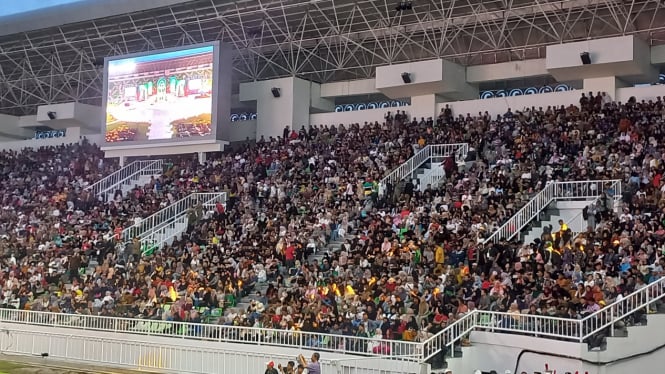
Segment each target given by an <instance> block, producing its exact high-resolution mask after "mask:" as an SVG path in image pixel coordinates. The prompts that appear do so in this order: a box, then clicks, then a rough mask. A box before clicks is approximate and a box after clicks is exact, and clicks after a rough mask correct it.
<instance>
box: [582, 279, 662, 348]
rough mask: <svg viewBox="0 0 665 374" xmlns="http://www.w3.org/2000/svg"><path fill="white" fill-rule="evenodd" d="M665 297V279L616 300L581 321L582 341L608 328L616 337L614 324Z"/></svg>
mask: <svg viewBox="0 0 665 374" xmlns="http://www.w3.org/2000/svg"><path fill="white" fill-rule="evenodd" d="M663 297H665V277H663V278H660V279H658V280H657V281H655V282H652V283H649V284H648V285H646V286H644V287H643V288H640V289H638V290H635V291H634V292H633V293H631V294H629V295H626V296H624V297H622V298H621V299H620V300H615V301H614V302H613V303H611V304H609V305H607V306H605V307H604V308H602V309H600V310H599V311H597V312H595V313H593V314H591V315H589V316H587V317H585V318H583V319H581V320H580V321H579V322H580V331H581V336H580V339H579V340H580V341H584V340H586V339H587V338H588V337H590V336H593V335H595V334H597V333H599V332H601V331H603V330H605V329H607V328H608V327H610V328H611V335H614V323H615V322H616V321H618V320H621V319H624V318H626V317H628V316H629V315H631V314H633V313H635V312H636V311H638V310H642V309H645V308H649V307H650V305H651V304H653V303H654V302H656V301H658V300H660V299H662V298H663Z"/></svg>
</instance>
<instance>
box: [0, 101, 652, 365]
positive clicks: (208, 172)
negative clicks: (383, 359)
mask: <svg viewBox="0 0 665 374" xmlns="http://www.w3.org/2000/svg"><path fill="white" fill-rule="evenodd" d="M664 115H665V104H664V102H663V101H662V100H661V98H658V99H657V100H653V101H642V102H638V101H637V100H634V99H631V100H630V101H629V102H626V103H617V102H612V101H611V100H610V98H609V97H608V96H607V95H605V94H601V93H598V94H596V95H593V94H592V93H589V94H587V95H583V96H582V98H581V99H580V101H579V103H577V104H571V105H569V106H562V107H551V106H550V107H540V108H535V107H534V108H526V109H524V110H522V111H515V112H513V111H512V110H510V109H509V110H508V111H507V112H506V113H504V114H502V115H499V116H496V117H492V116H490V115H489V114H488V113H478V114H477V115H475V116H474V115H472V114H458V115H456V116H455V115H454V114H453V113H452V110H451V109H450V108H447V107H446V108H445V109H443V110H442V112H441V114H440V116H439V117H438V118H436V119H420V120H418V119H413V120H412V121H410V120H409V118H408V116H407V114H406V113H404V112H397V113H394V114H393V113H388V114H387V115H386V118H385V120H384V122H383V123H365V124H364V125H359V124H351V125H339V126H309V127H307V128H303V129H301V130H299V131H292V130H290V129H288V128H286V129H285V130H284V133H283V136H282V137H278V138H269V139H264V138H261V139H259V140H257V142H256V143H254V144H246V145H243V146H241V147H238V148H235V149H233V150H230V151H227V152H225V153H223V154H210V155H208V157H207V161H206V162H205V163H203V164H200V163H199V162H198V160H197V159H191V158H189V157H180V158H178V157H174V158H173V159H172V160H170V161H169V164H168V166H167V167H166V169H165V171H164V173H163V175H161V176H158V177H155V178H153V179H152V180H151V181H150V182H149V183H147V184H146V185H143V186H136V187H135V188H134V189H133V190H132V191H130V192H129V193H125V194H123V193H122V192H118V193H117V194H116V195H115V197H114V199H112V200H110V201H105V199H103V198H100V197H98V196H92V195H91V194H90V193H89V191H87V190H86V187H87V186H89V185H90V184H91V183H93V182H94V181H96V180H99V179H100V178H101V177H102V176H103V175H107V174H109V173H110V172H112V171H113V170H115V169H116V168H117V165H116V164H115V163H112V162H110V161H108V160H104V159H103V156H102V153H101V152H100V150H99V149H98V148H96V147H95V146H93V145H90V144H88V143H86V142H83V143H82V144H80V145H71V146H63V147H58V148H48V149H41V150H38V151H32V150H26V151H22V152H3V153H0V170H1V172H2V178H1V179H0V196H1V197H2V212H1V213H0V214H1V215H2V216H1V218H2V219H1V220H0V250H1V252H0V254H1V255H2V259H1V261H2V267H1V269H0V284H1V285H2V295H1V296H0V297H1V300H0V302H1V303H2V305H3V306H4V307H6V308H15V309H26V310H36V311H51V312H57V313H70V314H81V315H102V316H123V317H131V318H136V319H150V320H160V321H178V322H195V323H198V322H206V323H212V324H222V325H232V326H247V327H260V328H271V329H281V330H292V331H307V332H320V333H330V334H338V335H344V336H356V337H366V338H368V340H367V342H366V343H364V344H362V345H354V346H349V347H344V348H347V349H350V350H357V351H363V352H365V351H373V352H375V353H384V354H388V353H390V352H388V350H389V349H390V346H387V345H385V344H383V343H382V342H383V341H384V340H402V341H422V340H424V339H426V338H428V337H430V336H432V335H434V334H436V333H437V332H439V331H441V330H442V329H443V328H445V326H446V325H448V324H450V323H452V322H454V321H455V320H457V319H459V318H460V317H461V316H463V315H465V314H466V313H469V312H471V311H473V310H475V309H479V310H492V311H502V312H508V313H511V314H515V315H518V314H530V315H548V316H557V317H563V318H571V319H578V318H581V317H583V316H585V315H588V314H590V313H593V312H594V311H596V310H599V309H601V308H603V306H605V305H607V304H610V303H612V302H613V301H615V300H619V299H620V298H622V297H624V296H625V295H627V294H629V293H631V292H633V291H635V290H637V289H640V288H642V287H645V286H646V285H647V284H649V283H652V282H654V281H656V280H657V279H659V278H660V277H662V276H663V268H664V267H665V258H664V257H663V256H664V254H665V253H664V251H665V227H664V225H665V213H664V212H665V210H664V208H665V194H664V193H663V192H664V191H665V183H664V181H663V180H662V176H663V170H664V169H665V163H664V161H665V160H664V157H665V142H664V139H663V130H662V128H663V119H664V118H665V117H664ZM441 143H468V144H469V146H470V152H469V159H468V160H467V161H468V162H466V163H464V164H461V163H460V164H457V163H455V162H454V160H452V161H451V160H446V161H444V162H443V164H442V167H443V168H444V169H445V172H446V177H445V179H444V180H443V181H442V182H441V183H440V184H439V185H437V186H419V185H418V183H416V182H413V181H410V180H407V181H402V182H400V183H397V184H395V185H389V186H386V193H384V194H379V182H380V181H381V179H382V177H384V176H385V175H387V174H388V173H389V172H390V171H391V170H393V169H394V168H395V167H397V166H398V165H400V164H401V163H403V162H405V161H407V160H408V159H409V158H410V157H411V156H412V155H413V154H414V153H415V152H417V151H418V150H419V149H421V148H422V147H424V146H426V145H429V144H441ZM599 179H605V180H609V179H619V180H621V181H622V182H623V189H622V191H623V194H622V196H620V201H619V203H618V204H617V205H615V204H614V196H612V191H604V192H606V196H604V197H603V198H601V199H598V201H597V202H595V203H594V204H592V205H590V206H589V207H587V208H585V219H586V221H587V223H588V225H589V229H588V230H587V232H584V233H582V234H580V235H579V236H573V235H572V233H571V232H570V230H569V229H567V228H566V226H565V223H562V225H561V227H557V228H553V229H546V230H544V231H543V234H542V236H541V238H540V239H537V240H536V241H534V242H532V243H523V242H520V239H519V237H517V238H513V239H511V240H501V241H499V242H498V243H493V242H489V243H488V244H484V242H485V239H486V238H487V237H489V235H490V234H491V233H492V232H494V231H495V230H497V229H498V228H499V227H500V226H501V225H502V224H503V223H505V222H506V221H507V220H508V219H509V218H510V217H511V216H512V215H513V214H515V213H516V212H517V211H518V210H519V209H520V208H521V207H522V206H524V205H525V204H526V203H527V202H528V201H529V199H530V198H531V197H533V196H534V195H535V194H536V193H537V192H538V191H540V190H542V189H543V188H544V187H545V186H546V185H547V184H548V183H551V182H554V181H576V180H599ZM213 191H214V192H225V193H226V195H227V203H226V204H225V205H221V204H220V205H218V206H217V207H215V209H213V210H212V211H211V212H204V211H202V208H201V207H198V208H196V209H193V210H192V212H191V215H192V219H191V220H190V225H189V228H188V230H187V232H186V233H184V234H183V235H182V237H177V238H174V240H173V242H172V243H171V244H169V245H166V246H165V247H163V248H159V249H157V250H156V251H154V252H151V253H150V254H148V255H144V253H143V251H142V248H144V245H145V243H141V238H140V237H137V238H134V240H133V241H131V242H129V243H127V242H123V240H122V237H121V232H122V230H123V229H124V228H127V227H129V226H131V225H133V224H136V223H137V222H140V221H141V220H142V219H143V218H145V217H147V216H149V215H150V214H152V213H154V212H156V211H158V210H159V209H161V208H163V207H166V206H168V205H170V204H171V203H173V202H175V201H176V200H178V199H179V198H181V197H184V196H186V195H187V194H189V193H192V192H213ZM146 254H147V253H146ZM247 295H251V296H252V297H251V302H249V303H246V304H245V303H239V302H240V301H241V300H243V299H247V298H246V297H245V296H247ZM652 309H653V310H651V309H650V310H648V311H655V310H656V309H657V305H654V306H653V307H652ZM632 322H633V323H639V318H638V319H637V320H634V321H632ZM321 344H325V343H322V342H317V343H316V345H321ZM303 365H305V364H303ZM273 366H274V365H273Z"/></svg>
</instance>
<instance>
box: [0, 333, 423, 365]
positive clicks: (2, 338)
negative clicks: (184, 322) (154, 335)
mask: <svg viewBox="0 0 665 374" xmlns="http://www.w3.org/2000/svg"><path fill="white" fill-rule="evenodd" d="M26 327H28V326H17V325H13V326H4V327H3V330H2V334H0V347H2V352H3V354H4V355H9V356H23V357H35V356H40V355H41V354H43V353H47V354H48V358H46V357H43V358H41V360H39V362H35V364H34V366H35V367H40V368H44V371H47V372H58V373H60V372H63V373H64V372H67V373H69V372H74V371H75V372H77V373H78V372H101V373H103V372H111V371H113V372H118V370H111V369H108V370H107V368H104V367H100V366H106V367H113V368H123V369H128V370H135V371H138V372H146V373H198V374H219V373H263V372H264V371H265V369H266V363H267V362H268V361H274V362H275V365H278V364H281V365H283V366H286V364H287V362H289V361H295V360H296V357H297V354H298V353H302V354H305V355H306V354H307V352H297V353H293V354H285V353H283V352H278V351H270V350H266V349H263V348H261V347H247V345H246V344H237V345H233V346H231V345H220V344H207V345H205V344H192V342H191V341H189V339H182V340H171V341H168V342H165V341H163V340H162V341H154V340H153V339H145V338H143V337H140V336H124V337H121V338H120V337H109V336H95V335H94V334H87V333H85V332H82V333H81V334H63V333H62V332H58V331H51V330H50V329H49V328H48V327H46V328H38V327H35V328H33V329H30V328H29V327H28V328H26ZM330 356H332V357H333V358H331V357H330ZM338 357H343V358H338ZM306 358H307V359H308V360H309V355H307V356H306ZM319 363H320V366H321V373H324V374H333V373H354V374H420V373H423V372H424V370H423V369H422V364H420V363H417V362H413V361H404V360H394V359H387V358H382V357H372V358H368V357H358V356H355V357H353V356H352V357H348V356H346V357H345V356H343V355H342V354H336V353H333V354H324V355H322V357H321V360H320V361H319ZM28 366H31V365H30V364H28ZM28 370H29V369H28ZM132 372H134V371H132Z"/></svg>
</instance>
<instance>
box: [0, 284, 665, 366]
mask: <svg viewBox="0 0 665 374" xmlns="http://www.w3.org/2000/svg"><path fill="white" fill-rule="evenodd" d="M663 297H665V278H661V279H659V280H657V281H656V282H653V283H651V284H649V285H647V286H645V287H643V288H641V289H638V290H636V291H635V292H633V293H631V294H630V295H628V296H625V297H624V298H623V299H622V300H619V301H615V302H614V303H611V304H609V305H607V306H606V307H604V308H603V309H601V310H599V311H597V312H595V313H593V314H591V315H589V316H587V317H585V318H583V319H566V318H557V317H549V316H537V315H528V314H512V313H505V312H492V311H481V310H474V311H472V312H470V313H467V314H466V315H465V316H463V317H462V318H460V319H459V320H457V321H455V322H453V323H451V324H450V325H448V326H446V327H445V328H444V329H443V330H442V331H440V332H439V333H438V334H436V335H434V336H432V337H430V338H429V339H427V340H425V341H423V342H420V343H416V342H409V341H399V340H385V339H382V340H379V339H372V338H363V337H355V336H345V335H334V334H321V333H311V332H305V331H293V330H277V329H265V328H255V327H244V326H232V325H212V324H202V323H188V322H172V321H163V320H146V319H137V318H119V317H103V316H95V315H80V314H64V313H51V312H37V311H29V310H17V309H0V322H3V323H21V324H28V325H40V326H52V327H63V328H72V329H83V330H94V331H107V332H116V333H130V334H141V335H154V336H165V337H175V338H192V339H200V340H208V341H228V342H238V343H250V344H259V345H272V346H284V347H290V348H301V349H302V348H312V349H316V350H319V351H326V350H327V351H336V352H339V351H341V352H343V353H348V354H353V355H360V356H372V357H377V356H383V357H385V356H389V357H394V358H399V359H402V360H413V361H421V362H422V361H426V360H428V359H429V358H431V357H433V356H434V355H436V354H438V353H440V352H441V350H442V349H444V348H446V347H449V348H452V346H453V345H454V344H455V343H457V342H460V341H461V340H462V339H464V337H465V336H467V335H468V334H469V333H470V332H471V331H474V330H480V331H493V332H510V333H517V334H523V335H533V336H537V337H542V338H556V339H564V340H569V341H575V342H579V343H582V342H584V341H585V340H586V339H588V338H589V337H590V336H593V335H595V334H598V333H599V332H602V331H603V330H605V329H607V328H608V327H612V326H613V325H614V323H615V322H616V321H617V320H620V319H622V318H625V317H627V316H629V315H631V314H633V313H635V312H637V311H639V310H643V309H645V308H648V307H649V306H650V305H652V304H653V303H654V302H656V301H658V300H659V299H662V298H663ZM371 347H379V349H378V350H376V351H375V350H373V349H371Z"/></svg>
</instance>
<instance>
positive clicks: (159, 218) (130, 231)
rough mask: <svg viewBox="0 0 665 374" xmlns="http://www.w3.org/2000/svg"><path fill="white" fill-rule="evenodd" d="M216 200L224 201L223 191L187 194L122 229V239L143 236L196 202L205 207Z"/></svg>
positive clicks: (192, 206)
mask: <svg viewBox="0 0 665 374" xmlns="http://www.w3.org/2000/svg"><path fill="white" fill-rule="evenodd" d="M218 202H219V203H222V204H224V203H225V202H226V194H225V193H224V192H197V193H192V194H189V195H187V196H186V197H184V198H182V199H180V200H178V201H176V202H175V203H173V204H171V205H169V206H167V207H166V208H164V209H162V210H160V211H158V212H157V213H155V214H153V215H151V216H149V217H147V218H144V219H142V220H141V221H140V222H139V223H137V224H134V225H133V226H131V227H128V228H126V229H124V230H122V239H123V241H128V240H131V239H133V238H136V237H138V238H143V236H145V235H147V234H150V233H151V232H153V231H155V230H157V229H159V228H160V227H162V226H164V225H166V224H168V223H170V222H171V221H172V220H175V219H177V218H178V217H180V216H181V215H183V214H187V211H188V210H189V209H190V208H194V207H196V205H197V204H201V205H202V206H203V207H206V206H210V205H213V206H214V205H215V204H217V203H218Z"/></svg>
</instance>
